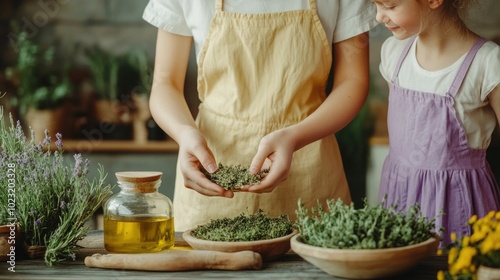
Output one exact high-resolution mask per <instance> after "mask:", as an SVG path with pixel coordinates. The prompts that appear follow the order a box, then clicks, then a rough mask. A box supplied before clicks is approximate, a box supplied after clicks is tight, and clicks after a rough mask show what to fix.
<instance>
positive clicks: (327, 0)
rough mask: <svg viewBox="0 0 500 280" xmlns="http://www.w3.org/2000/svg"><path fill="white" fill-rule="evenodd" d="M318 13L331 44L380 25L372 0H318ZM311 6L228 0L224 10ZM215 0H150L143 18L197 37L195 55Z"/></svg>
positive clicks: (291, 0)
mask: <svg viewBox="0 0 500 280" xmlns="http://www.w3.org/2000/svg"><path fill="white" fill-rule="evenodd" d="M317 5H318V15H319V18H320V21H321V23H322V25H323V28H324V29H325V32H326V35H327V38H328V41H329V42H330V45H331V43H332V42H335V43H336V42H340V41H343V40H345V39H348V38H351V37H354V36H356V35H358V34H360V33H363V32H365V31H368V30H370V29H371V28H372V27H374V26H375V25H377V22H376V20H375V14H376V7H375V5H373V3H372V2H371V1H369V0H317ZM300 9H309V1H308V0H272V1H269V0H225V1H224V7H223V10H225V11H229V12H239V13H250V14H257V13H276V12H283V11H290V10H300ZM214 15H215V0H150V1H149V3H148V5H147V6H146V9H145V10H144V14H143V18H144V20H146V21H147V22H149V23H150V24H152V25H154V26H156V27H158V28H161V29H163V30H165V31H168V32H171V33H175V34H179V35H183V36H192V37H193V38H194V43H195V49H196V57H197V58H198V55H199V53H200V51H201V47H202V46H203V42H204V40H205V37H206V35H207V33H208V27H209V25H210V21H211V19H212V18H213V17H214Z"/></svg>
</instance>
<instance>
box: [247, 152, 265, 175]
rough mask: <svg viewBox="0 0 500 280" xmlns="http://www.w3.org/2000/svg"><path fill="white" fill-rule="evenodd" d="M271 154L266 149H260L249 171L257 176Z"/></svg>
mask: <svg viewBox="0 0 500 280" xmlns="http://www.w3.org/2000/svg"><path fill="white" fill-rule="evenodd" d="M268 156H269V154H268V153H267V152H266V151H265V149H264V148H261V147H259V150H258V151H257V153H256V154H255V156H254V157H253V159H252V163H250V167H249V168H248V171H249V172H250V173H252V174H257V173H259V171H260V170H261V169H262V166H263V165H264V162H265V161H266V159H267V157H268Z"/></svg>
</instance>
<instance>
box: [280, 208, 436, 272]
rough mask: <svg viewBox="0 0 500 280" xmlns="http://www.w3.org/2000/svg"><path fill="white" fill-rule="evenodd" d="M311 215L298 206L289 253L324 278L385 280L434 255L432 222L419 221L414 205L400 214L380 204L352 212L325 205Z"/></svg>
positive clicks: (421, 219)
mask: <svg viewBox="0 0 500 280" xmlns="http://www.w3.org/2000/svg"><path fill="white" fill-rule="evenodd" d="M327 206H328V211H324V210H323V209H322V207H321V206H320V205H318V208H317V209H313V210H312V211H311V214H309V211H308V210H307V209H305V208H303V206H302V205H301V204H300V201H299V209H298V210H297V211H296V213H297V227H298V229H299V234H297V235H295V236H294V237H293V238H292V239H291V240H290V243H291V249H292V250H293V251H294V252H295V253H296V254H298V255H299V256H301V257H302V258H304V259H305V260H306V261H308V262H310V263H311V264H313V265H314V266H316V267H318V268H319V269H321V270H323V271H324V272H326V273H328V274H330V275H333V276H337V277H343V278H350V279H375V278H382V277H390V276H394V275H397V274H399V273H402V272H404V271H408V270H410V269H412V268H413V267H415V266H416V265H417V264H418V263H419V262H420V261H422V260H423V259H424V258H426V257H427V256H429V255H431V254H432V253H435V252H436V250H437V247H438V245H439V242H440V240H439V237H438V236H437V234H436V233H435V232H434V229H435V227H434V219H432V220H428V219H427V218H426V217H424V216H423V215H421V212H420V208H419V207H418V205H414V206H413V207H410V208H409V209H408V211H406V212H396V211H395V208H394V207H387V208H385V207H384V206H382V204H379V205H376V206H365V207H364V208H362V209H355V208H354V207H353V205H352V204H351V205H346V204H343V203H342V202H341V201H336V202H335V201H328V202H327Z"/></svg>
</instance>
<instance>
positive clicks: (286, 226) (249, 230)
mask: <svg viewBox="0 0 500 280" xmlns="http://www.w3.org/2000/svg"><path fill="white" fill-rule="evenodd" d="M292 226H293V223H292V222H290V221H289V220H288V218H287V216H286V215H281V216H279V217H275V218H272V217H270V216H269V214H265V213H264V211H263V210H261V209H259V211H257V213H255V214H253V215H245V214H240V215H239V216H237V217H235V218H231V219H230V218H222V219H216V220H211V221H210V222H209V223H208V224H205V225H199V226H197V227H196V228H195V229H194V230H193V231H192V232H191V233H192V235H193V236H194V237H196V238H199V239H204V240H211V241H256V240H265V239H273V238H278V237H282V236H285V235H288V234H290V233H292V231H293V228H292Z"/></svg>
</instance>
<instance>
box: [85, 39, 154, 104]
mask: <svg viewBox="0 0 500 280" xmlns="http://www.w3.org/2000/svg"><path fill="white" fill-rule="evenodd" d="M85 53H86V56H87V66H88V68H89V70H90V72H91V74H92V78H93V84H94V86H95V90H96V94H97V97H98V98H99V99H103V100H119V99H120V97H121V95H125V94H127V92H131V91H133V89H137V88H138V87H140V93H142V94H145V93H146V94H149V91H150V90H151V82H152V75H151V73H150V72H149V68H148V63H149V61H148V58H147V55H146V53H145V52H144V51H140V50H134V51H129V52H127V53H125V54H123V55H119V54H114V53H111V52H108V51H106V50H104V49H103V48H101V47H99V46H97V45H94V46H92V47H90V48H88V49H86V52H85ZM118 81H120V83H118Z"/></svg>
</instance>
